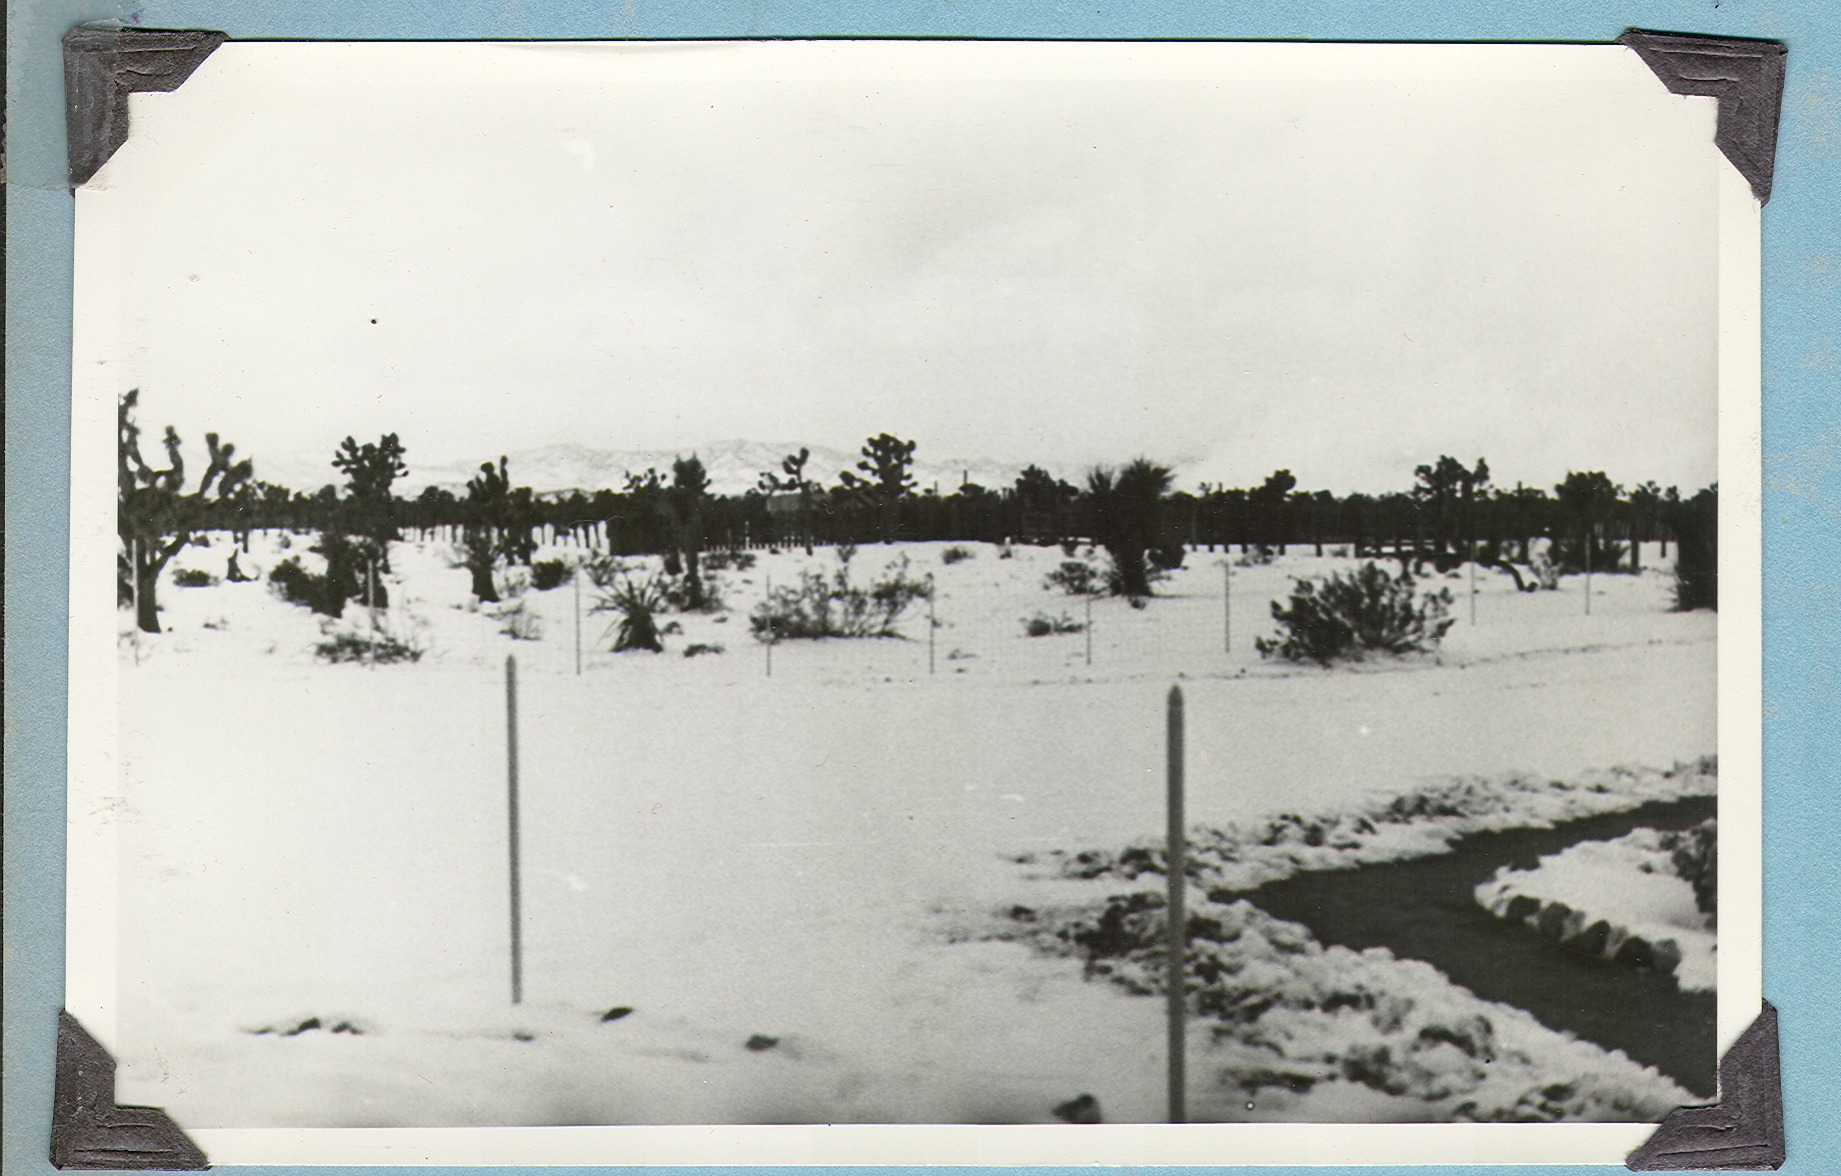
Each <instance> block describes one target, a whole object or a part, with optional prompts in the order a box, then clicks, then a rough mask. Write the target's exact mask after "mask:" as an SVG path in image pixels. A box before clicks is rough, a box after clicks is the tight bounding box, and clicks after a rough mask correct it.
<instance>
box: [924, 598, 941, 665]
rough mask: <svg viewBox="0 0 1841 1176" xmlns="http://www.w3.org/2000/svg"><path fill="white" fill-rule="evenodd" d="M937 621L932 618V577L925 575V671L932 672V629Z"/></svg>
mask: <svg viewBox="0 0 1841 1176" xmlns="http://www.w3.org/2000/svg"><path fill="white" fill-rule="evenodd" d="M938 627H939V622H937V621H935V620H934V619H933V577H932V576H928V577H927V672H928V673H929V674H931V673H933V631H934V630H935V629H937V628H938Z"/></svg>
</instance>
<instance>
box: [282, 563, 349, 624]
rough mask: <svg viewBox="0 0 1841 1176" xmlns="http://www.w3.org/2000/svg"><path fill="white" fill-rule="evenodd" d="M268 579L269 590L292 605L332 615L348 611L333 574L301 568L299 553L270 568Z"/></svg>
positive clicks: (341, 614) (343, 594)
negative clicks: (330, 575) (325, 574)
mask: <svg viewBox="0 0 1841 1176" xmlns="http://www.w3.org/2000/svg"><path fill="white" fill-rule="evenodd" d="M268 582H269V587H270V589H271V590H272V591H274V592H275V593H276V594H277V595H279V596H280V597H281V598H282V599H283V600H285V601H287V602H288V603H289V604H298V605H300V606H301V607H302V608H310V609H312V610H313V611H314V612H316V613H321V614H323V615H325V616H329V617H339V616H343V615H344V613H345V593H344V592H342V591H340V590H339V589H338V587H337V586H336V585H335V584H334V583H333V582H332V580H331V578H330V577H327V576H323V575H319V574H317V573H315V572H310V571H308V570H307V569H306V568H304V567H302V566H301V562H300V557H299V556H298V555H291V556H289V557H288V558H287V559H284V560H282V561H281V562H280V563H278V564H276V565H275V566H274V567H272V568H270V569H269V573H268Z"/></svg>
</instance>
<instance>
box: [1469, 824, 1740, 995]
mask: <svg viewBox="0 0 1841 1176" xmlns="http://www.w3.org/2000/svg"><path fill="white" fill-rule="evenodd" d="M1670 849H1671V847H1670V846H1669V844H1668V838H1667V836H1666V835H1665V834H1663V833H1661V832H1659V831H1657V830H1655V829H1638V830H1636V831H1635V832H1632V833H1629V834H1627V835H1625V836H1623V837H1619V838H1617V839H1616V840H1613V841H1582V842H1580V843H1579V844H1577V845H1574V846H1572V847H1570V848H1568V849H1566V850H1564V851H1562V852H1560V853H1557V854H1549V855H1548V856H1546V857H1543V858H1542V859H1541V860H1540V864H1539V865H1537V866H1535V867H1534V868H1533V869H1531V870H1510V869H1503V870H1500V871H1498V872H1497V874H1496V876H1495V877H1493V878H1491V879H1490V880H1489V881H1488V882H1485V883H1484V884H1483V885H1481V886H1479V887H1477V901H1478V902H1479V903H1481V904H1482V905H1483V906H1484V907H1485V908H1486V909H1487V910H1489V911H1491V912H1493V913H1495V914H1497V915H1501V916H1502V917H1504V918H1507V919H1513V920H1515V921H1517V922H1525V923H1527V924H1528V925H1529V926H1530V927H1536V928H1538V929H1540V930H1541V931H1542V932H1543V933H1545V934H1549V935H1551V936H1552V937H1554V938H1556V939H1560V940H1563V941H1565V942H1567V943H1568V944H1569V945H1571V946H1573V947H1575V948H1576V949H1580V950H1587V951H1591V952H1593V953H1594V954H1598V955H1603V956H1605V957H1606V958H1607V959H1612V960H1617V959H1620V957H1621V958H1623V959H1630V958H1632V957H1636V956H1638V955H1639V953H1640V956H1641V957H1642V958H1643V959H1645V960H1646V961H1647V960H1650V959H1653V960H1655V961H1656V963H1655V964H1654V965H1652V966H1658V967H1660V968H1662V969H1663V970H1665V971H1668V972H1670V973H1671V974H1673V976H1674V977H1675V982H1676V984H1678V985H1680V986H1681V988H1682V989H1683V990H1684V991H1702V992H1704V991H1709V990H1711V989H1712V988H1713V981H1714V977H1715V973H1716V971H1717V968H1716V963H1717V960H1716V951H1715V948H1716V942H1715V938H1716V937H1715V935H1714V930H1713V920H1712V918H1711V916H1709V915H1706V914H1703V913H1702V912H1701V911H1700V910H1699V908H1698V907H1696V906H1695V904H1694V888H1693V887H1692V886H1691V885H1689V884H1688V882H1687V881H1686V880H1685V879H1683V878H1682V877H1681V876H1680V875H1679V874H1677V873H1676V872H1675V870H1674V867H1673V866H1672V865H1671V864H1670V860H1669V859H1670ZM1601 923H1602V924H1603V927H1602V929H1600V928H1599V924H1601ZM1639 944H1640V945H1642V946H1640V947H1639V946H1638V945H1639Z"/></svg>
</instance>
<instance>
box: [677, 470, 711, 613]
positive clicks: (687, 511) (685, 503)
mask: <svg viewBox="0 0 1841 1176" xmlns="http://www.w3.org/2000/svg"><path fill="white" fill-rule="evenodd" d="M709 489H710V478H709V474H707V473H706V472H704V469H703V462H702V461H701V460H699V459H698V457H697V455H696V454H694V453H693V454H692V455H691V456H689V457H680V458H678V459H677V460H676V461H674V462H672V463H671V490H670V491H669V494H670V502H671V512H672V514H673V515H674V516H675V517H676V521H677V528H678V550H679V551H680V552H681V553H682V554H683V556H684V587H685V591H686V598H685V603H686V604H687V605H688V606H689V607H690V608H692V609H701V608H702V607H703V577H702V575H701V574H700V572H699V569H698V566H697V564H698V557H699V556H700V555H701V554H702V550H703V503H704V500H705V499H707V498H708V497H709Z"/></svg>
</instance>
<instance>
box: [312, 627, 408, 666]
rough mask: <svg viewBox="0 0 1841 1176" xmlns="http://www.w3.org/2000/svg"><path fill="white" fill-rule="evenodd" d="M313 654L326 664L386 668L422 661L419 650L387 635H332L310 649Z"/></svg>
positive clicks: (400, 639) (406, 642)
mask: <svg viewBox="0 0 1841 1176" xmlns="http://www.w3.org/2000/svg"><path fill="white" fill-rule="evenodd" d="M313 651H314V653H316V654H318V655H319V656H320V657H322V658H324V659H326V660H327V661H329V662H334V663H337V662H368V663H370V664H372V665H389V664H390V663H392V662H405V661H407V662H414V661H421V660H422V648H421V646H419V645H417V644H416V643H415V642H413V641H405V640H403V639H402V638H399V637H396V636H394V635H393V634H390V633H378V634H376V635H374V636H366V635H364V634H360V633H344V632H341V633H334V634H333V635H332V636H331V637H330V638H328V639H327V640H325V641H322V642H320V643H319V644H318V645H315V646H314V647H313Z"/></svg>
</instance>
